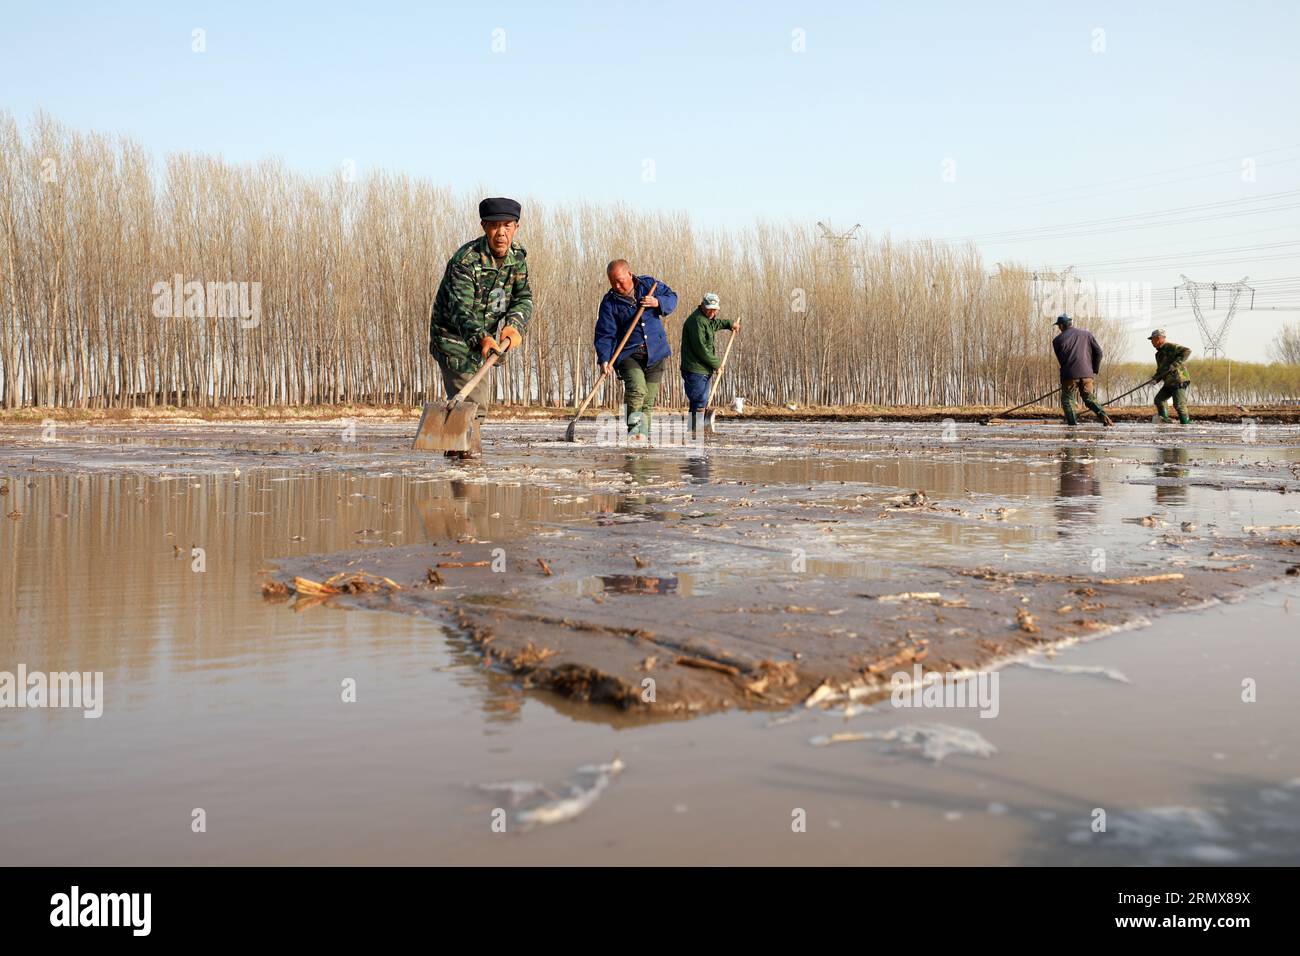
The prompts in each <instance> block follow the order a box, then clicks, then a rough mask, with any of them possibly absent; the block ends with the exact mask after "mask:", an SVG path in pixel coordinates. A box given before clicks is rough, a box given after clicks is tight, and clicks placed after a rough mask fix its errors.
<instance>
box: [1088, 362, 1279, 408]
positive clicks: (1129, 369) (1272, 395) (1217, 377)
mask: <svg viewBox="0 0 1300 956" xmlns="http://www.w3.org/2000/svg"><path fill="white" fill-rule="evenodd" d="M1103 368H1104V380H1105V382H1106V387H1105V388H1104V390H1103V397H1104V396H1109V395H1121V394H1123V393H1124V392H1126V391H1128V390H1129V389H1130V388H1132V387H1133V386H1135V385H1137V384H1139V383H1140V382H1142V381H1144V380H1146V379H1149V378H1150V377H1151V376H1152V374H1153V373H1154V372H1155V362H1154V361H1151V362H1149V363H1143V362H1124V363H1121V364H1118V365H1114V366H1110V367H1108V368H1106V367H1105V366H1104V365H1103ZM1187 374H1188V375H1189V376H1190V377H1191V379H1192V385H1191V388H1190V390H1189V391H1188V396H1189V400H1190V401H1191V402H1193V403H1194V404H1198V405H1248V404H1261V403H1266V402H1277V401H1288V400H1295V399H1300V365H1282V364H1280V363H1277V362H1274V363H1271V364H1265V363H1263V362H1235V361H1230V360H1228V359H1191V360H1190V361H1188V363H1187ZM1155 392H1156V389H1155V387H1154V386H1153V387H1152V388H1149V389H1145V390H1143V391H1139V392H1135V393H1134V394H1133V395H1131V396H1130V397H1129V398H1126V399H1125V400H1124V401H1123V402H1122V403H1120V404H1125V405H1127V404H1143V403H1148V402H1150V400H1151V399H1152V398H1153V397H1154V396H1155Z"/></svg>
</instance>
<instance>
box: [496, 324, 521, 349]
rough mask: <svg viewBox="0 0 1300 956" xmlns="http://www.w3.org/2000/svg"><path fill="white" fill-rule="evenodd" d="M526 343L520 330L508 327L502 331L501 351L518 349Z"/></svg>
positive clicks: (511, 326)
mask: <svg viewBox="0 0 1300 956" xmlns="http://www.w3.org/2000/svg"><path fill="white" fill-rule="evenodd" d="M523 342H524V337H523V336H522V335H520V334H519V330H518V329H517V328H515V327H514V326H513V325H507V326H506V327H505V328H504V329H502V330H501V351H503V352H504V351H506V350H507V349H514V348H518V347H519V346H520V345H522V344H523Z"/></svg>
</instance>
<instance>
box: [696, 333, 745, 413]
mask: <svg viewBox="0 0 1300 956" xmlns="http://www.w3.org/2000/svg"><path fill="white" fill-rule="evenodd" d="M739 334H740V331H739V330H738V329H732V330H731V338H729V339H727V347H726V348H725V349H723V351H722V364H720V365H719V366H718V374H717V375H714V376H713V381H712V382H710V383H709V397H708V398H706V399H705V400H704V410H705V411H706V412H707V411H708V410H709V406H710V405H712V404H713V393H714V392H715V391H717V388H718V382H719V381H721V379H722V372H723V370H724V369H725V368H726V367H727V359H728V358H729V357H730V356H731V346H732V345H734V344H735V342H736V336H737V335H739Z"/></svg>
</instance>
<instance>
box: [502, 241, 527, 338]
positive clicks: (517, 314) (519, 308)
mask: <svg viewBox="0 0 1300 956" xmlns="http://www.w3.org/2000/svg"><path fill="white" fill-rule="evenodd" d="M532 317H533V290H532V287H531V286H530V285H529V284H528V262H527V260H525V259H524V258H523V250H520V258H519V268H518V269H517V270H516V271H515V278H514V282H513V284H512V285H511V287H510V310H509V311H508V312H507V313H506V318H505V321H506V324H507V325H513V326H514V327H515V328H517V329H518V330H519V331H520V332H521V333H522V332H526V331H528V323H529V321H530V320H531V319H532Z"/></svg>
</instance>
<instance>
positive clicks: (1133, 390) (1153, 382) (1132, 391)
mask: <svg viewBox="0 0 1300 956" xmlns="http://www.w3.org/2000/svg"><path fill="white" fill-rule="evenodd" d="M1158 381H1160V379H1158V378H1153V379H1151V380H1150V381H1147V382H1143V383H1142V384H1141V385H1139V386H1138V387H1137V388H1130V389H1129V390H1128V391H1127V392H1125V393H1124V394H1123V395H1116V396H1115V397H1114V398H1112V399H1111V400H1110V401H1109V402H1102V403H1101V407H1102V408H1105V407H1106V406H1107V405H1113V404H1114V403H1115V402H1118V401H1119V400H1120V399H1121V398H1127V397H1128V396H1130V395H1132V394H1133V393H1134V392H1136V391H1138V390H1139V389H1143V388H1146V387H1147V386H1148V385H1154V384H1155V383H1156V382H1158Z"/></svg>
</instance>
